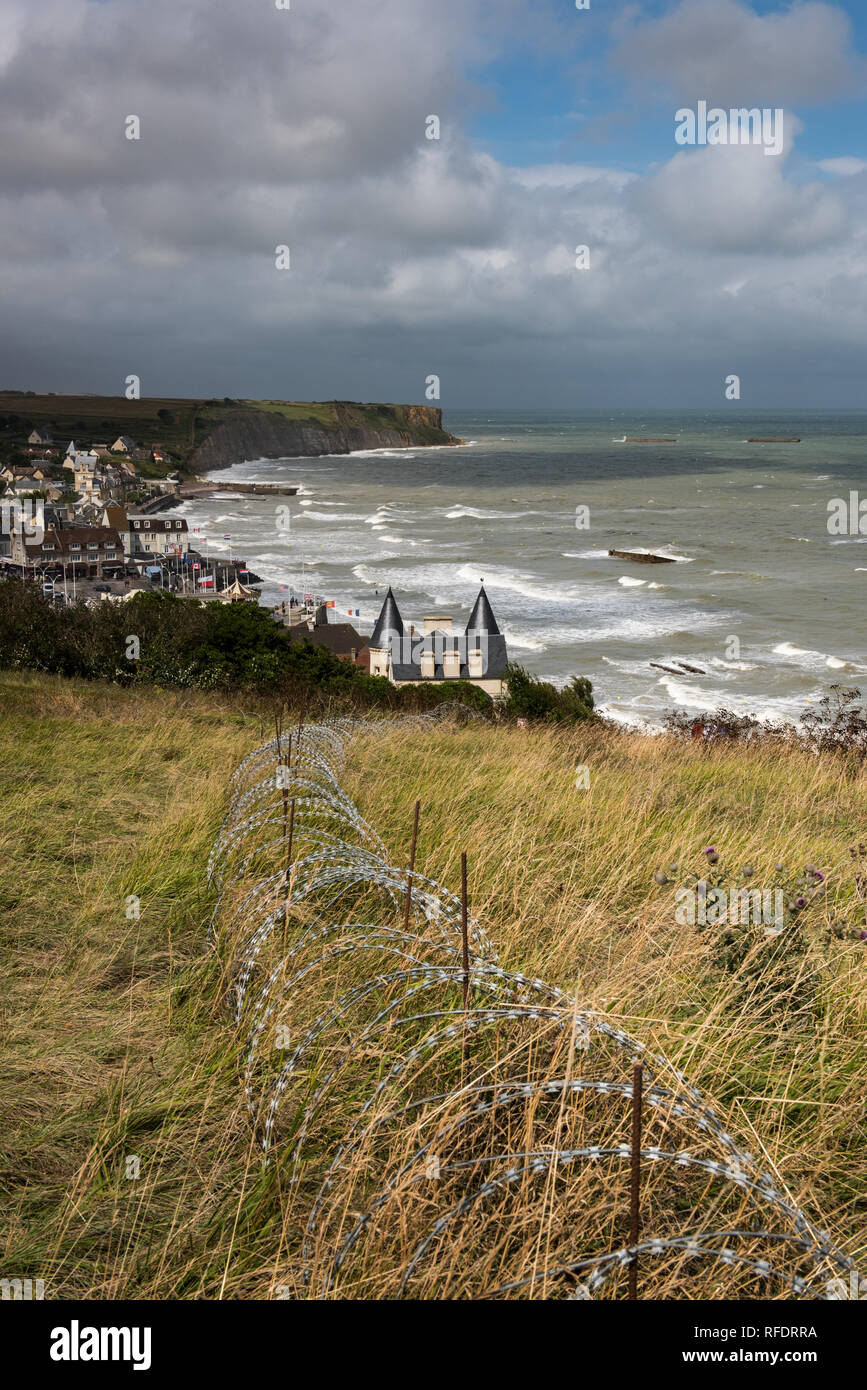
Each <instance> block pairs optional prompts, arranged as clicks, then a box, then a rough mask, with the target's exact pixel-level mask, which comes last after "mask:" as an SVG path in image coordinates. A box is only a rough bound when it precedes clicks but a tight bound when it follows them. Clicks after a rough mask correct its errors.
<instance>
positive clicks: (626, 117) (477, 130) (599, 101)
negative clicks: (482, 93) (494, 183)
mask: <svg viewBox="0 0 867 1390" xmlns="http://www.w3.org/2000/svg"><path fill="white" fill-rule="evenodd" d="M706 3H707V4H708V5H712V4H713V0H706ZM633 8H634V9H636V10H637V11H639V12H640V15H641V17H642V19H652V18H654V17H656V18H658V17H660V16H663V15H665V14H666V13H667V12H671V10H672V9H673V8H674V7H673V6H672V5H670V4H666V3H665V0H651V3H647V4H642V5H641V6H640V7H639V6H635V7H632V6H623V5H614V6H612V5H609V4H606V3H604V0H597V4H596V5H595V6H594V5H593V4H592V0H591V9H590V11H577V10H576V11H574V12H573V11H572V10H571V8H570V6H569V5H568V3H567V0H542V3H541V4H540V5H539V6H538V7H537V9H538V13H539V14H540V15H543V16H544V17H545V19H546V21H548V22H551V23H553V24H556V31H557V34H558V37H559V39H560V40H561V42H557V43H555V42H550V41H549V42H545V43H540V44H539V46H538V47H537V48H535V49H534V48H533V47H532V46H530V45H528V44H527V43H526V41H525V37H524V35H523V34H522V35H521V39H520V41H519V42H518V44H517V45H516V49H515V51H509V52H507V53H506V54H504V55H503V56H502V57H498V58H497V59H496V60H495V61H493V62H490V63H487V64H484V63H483V64H480V65H479V66H478V67H477V68H476V69H475V70H474V71H473V75H474V76H475V77H476V79H477V81H478V82H479V84H480V86H482V87H483V88H484V89H485V90H486V108H485V109H481V110H477V111H476V112H475V113H474V114H473V116H472V117H471V119H470V121H469V123H468V130H469V133H470V136H471V138H472V139H473V141H474V142H475V144H476V146H477V147H478V148H479V149H485V150H489V151H491V152H492V153H494V154H495V155H496V157H497V158H498V159H501V160H502V161H503V162H504V163H508V164H514V165H522V166H527V165H533V164H539V163H552V164H555V163H560V162H562V161H564V160H567V161H568V160H577V161H581V162H584V161H587V162H592V163H603V164H606V165H610V164H614V165H616V166H618V167H620V168H623V169H632V170H636V171H640V170H642V169H646V168H648V167H649V166H650V165H652V164H653V163H654V162H655V161H660V160H665V159H668V158H670V157H671V153H672V130H673V125H674V121H673V103H672V101H671V99H670V98H668V97H667V96H666V95H665V94H663V93H662V92H661V91H657V92H656V93H653V92H652V91H651V92H648V91H647V90H646V89H645V90H643V91H641V92H636V91H635V90H633V89H631V87H630V84H629V83H628V82H625V81H624V79H623V74H622V72H619V71H618V70H617V68H616V66H614V65H613V64H612V56H613V55H614V54H615V53H616V49H617V36H618V25H619V22H620V21H621V20H622V18H623V16H624V15H625V14H626V13H628V11H629V10H630V9H633ZM749 8H750V10H751V11H752V12H753V13H754V14H756V15H759V16H767V15H775V14H777V15H778V14H780V13H782V12H785V11H786V10H788V9H792V8H795V7H792V6H787V5H775V4H753V5H751V6H750V7H749ZM829 8H833V9H835V10H837V11H838V12H839V13H841V14H842V15H844V16H845V17H846V18H847V20H848V22H849V24H850V25H851V38H852V51H853V53H858V54H861V55H867V0H862V2H861V3H854V2H853V0H846V3H841V4H837V5H834V6H833V7H829ZM780 76H781V78H782V76H783V74H782V72H781V74H780ZM702 95H703V94H702V93H701V92H697V93H694V94H690V92H688V91H686V90H684V91H682V93H681V99H682V100H683V102H684V104H691V103H693V102H694V100H695V99H697V98H698V97H699V96H702ZM785 96H786V94H785V92H783V93H782V94H781V93H780V91H775V90H774V83H773V82H772V81H771V82H768V83H767V86H766V90H757V91H755V92H754V93H753V95H752V96H751V97H750V98H749V100H750V101H751V102H756V103H760V104H761V105H767V106H776V105H777V104H778V102H780V101H781V100H782V101H783V102H785ZM733 100H735V101H739V100H740V97H737V98H733ZM797 114H798V117H799V119H800V120H801V121H802V123H803V127H804V129H803V132H802V134H801V137H800V139H799V142H798V144H799V147H798V153H799V157H800V158H801V159H802V160H803V161H805V162H806V161H808V160H809V161H818V160H821V159H827V158H831V157H838V156H841V155H850V156H857V157H860V158H867V82H864V81H862V82H861V83H860V84H856V85H855V86H854V87H853V89H852V90H851V91H848V92H845V93H838V94H836V96H835V97H834V98H832V99H831V100H828V99H827V98H822V99H814V100H812V101H809V102H808V101H802V102H800V103H799V105H798V108H797Z"/></svg>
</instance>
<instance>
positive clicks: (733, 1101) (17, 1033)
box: [0, 676, 867, 1299]
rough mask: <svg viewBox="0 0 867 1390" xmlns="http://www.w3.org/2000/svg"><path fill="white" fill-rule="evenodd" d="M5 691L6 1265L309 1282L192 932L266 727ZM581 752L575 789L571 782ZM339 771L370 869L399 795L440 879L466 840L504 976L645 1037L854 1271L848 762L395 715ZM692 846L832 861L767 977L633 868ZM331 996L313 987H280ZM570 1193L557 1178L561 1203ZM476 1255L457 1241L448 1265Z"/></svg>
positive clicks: (2, 1170)
mask: <svg viewBox="0 0 867 1390" xmlns="http://www.w3.org/2000/svg"><path fill="white" fill-rule="evenodd" d="M0 693H2V731H3V748H4V771H5V779H4V780H5V785H6V796H5V797H4V801H3V806H2V813H0V817H2V819H0V836H2V841H0V843H2V849H3V853H4V860H5V872H4V875H3V879H2V887H0V933H2V936H0V945H2V953H3V955H2V961H3V964H2V971H3V977H4V989H3V995H4V1002H3V1006H2V1014H0V1025H2V1037H3V1067H4V1086H3V1088H2V1089H3V1127H2V1137H0V1190H2V1194H3V1200H2V1215H0V1234H2V1245H3V1259H2V1265H3V1268H2V1271H0V1273H2V1274H3V1275H4V1276H8V1277H24V1276H28V1275H30V1276H32V1277H39V1278H44V1279H45V1280H46V1295H47V1296H48V1297H55V1298H69V1297H85V1298H118V1297H127V1298H157V1299H164V1298H221V1297H223V1298H266V1297H273V1296H274V1294H275V1291H276V1290H278V1289H279V1288H280V1287H281V1286H282V1285H285V1286H286V1287H287V1288H288V1289H291V1291H292V1292H293V1294H298V1295H302V1296H303V1295H304V1293H305V1292H306V1291H308V1286H305V1285H303V1284H302V1283H301V1281H300V1279H299V1277H298V1271H299V1269H300V1263H301V1261H300V1255H299V1251H300V1242H301V1238H302V1234H303V1229H304V1224H305V1220H306V1215H307V1209H306V1208H305V1206H304V1191H303V1190H301V1191H299V1190H298V1184H295V1185H293V1184H292V1183H291V1181H290V1179H291V1178H292V1176H293V1174H292V1173H290V1171H289V1169H288V1168H287V1167H286V1164H285V1162H284V1161H282V1159H281V1158H280V1155H279V1153H275V1158H274V1161H273V1162H272V1163H271V1164H270V1165H269V1166H268V1167H266V1168H263V1166H262V1161H261V1154H260V1153H259V1151H258V1150H257V1148H256V1145H255V1142H254V1138H253V1133H252V1131H251V1127H250V1123H249V1116H248V1114H247V1112H246V1108H245V1105H244V1100H243V1091H242V1087H241V1085H240V1080H239V1079H240V1074H241V1072H242V1068H243V1058H242V1057H241V1056H240V1055H239V1053H238V1046H237V1043H236V1038H235V1034H234V1031H233V1029H232V1028H231V1026H230V1022H229V1016H228V1006H227V999H228V996H229V993H230V990H231V986H232V983H233V981H232V978H231V977H230V975H228V974H227V973H226V972H225V967H224V966H223V965H221V960H226V959H228V957H227V956H222V957H221V956H220V955H218V954H217V953H216V952H213V951H208V950H207V948H206V924H207V921H208V919H209V916H210V913H211V911H212V908H213V897H212V894H211V893H210V891H209V889H208V887H207V884H206V877H205V864H206V860H207V855H208V851H209V849H210V846H211V844H212V842H213V839H214V836H215V834H216V831H217V827H218V825H219V822H220V819H221V817H222V814H223V810H224V805H225V794H226V786H227V782H228V775H229V772H230V770H231V768H232V767H233V766H234V765H235V763H236V762H237V761H238V760H239V758H240V757H241V756H243V754H244V753H245V752H247V751H248V750H249V749H251V748H252V747H254V746H255V745H257V744H258V743H260V742H261V741H262V738H263V736H264V737H269V736H270V734H271V732H272V728H271V727H269V718H270V717H265V716H260V714H259V713H258V712H257V711H256V710H255V709H250V710H246V711H245V710H241V709H239V708H237V707H233V706H231V705H229V704H227V703H220V702H218V701H216V700H214V699H213V698H212V697H206V696H194V695H188V696H187V695H185V696H181V695H177V694H167V693H165V692H160V691H147V692H145V691H140V690H135V691H121V690H118V689H117V688H116V687H104V686H99V685H85V684H84V683H80V682H71V681H62V680H60V679H54V678H46V677H29V676H3V677H2V678H0ZM576 763H582V764H586V765H587V766H588V767H589V769H590V788H589V790H579V789H577V788H576V786H575V765H576ZM344 785H345V786H346V788H347V789H348V790H349V792H350V793H351V794H352V795H353V797H354V798H355V800H356V802H357V804H358V805H359V807H360V809H361V811H362V813H363V814H364V815H365V817H366V818H367V820H368V821H370V822H371V824H373V825H374V826H375V827H376V828H377V830H378V831H379V833H380V834H381V835H382V837H383V839H384V840H385V842H386V845H387V846H388V848H389V850H390V852H391V854H392V856H393V859H394V862H395V863H400V862H402V858H405V857H406V855H407V853H408V845H409V834H410V827H411V815H412V806H413V803H414V801H415V800H416V798H418V799H419V800H420V801H421V803H422V812H421V823H420V834H419V849H418V858H417V864H418V867H419V870H420V872H423V873H426V874H428V875H430V876H432V877H435V878H438V879H439V880H441V881H442V882H444V883H446V884H449V885H451V886H452V888H453V889H457V887H458V883H459V877H458V875H459V854H460V852H461V850H465V851H466V852H467V854H468V856H469V864H470V892H471V908H472V911H473V914H474V915H475V916H477V917H479V918H483V919H484V920H485V922H486V924H488V926H489V928H490V931H491V934H492V936H494V938H495V941H496V945H497V947H498V950H499V953H500V957H501V960H502V961H503V963H504V965H507V966H509V967H510V968H513V969H516V970H522V971H524V972H526V973H528V974H534V975H535V974H540V975H542V976H543V977H544V978H545V979H546V980H548V981H550V982H552V983H553V984H560V985H562V986H563V987H565V988H568V989H569V990H571V991H574V992H575V993H576V994H577V995H578V997H579V999H580V1001H581V1002H582V1004H583V1005H586V1006H587V1008H589V1009H591V1010H598V1011H605V1012H607V1014H608V1015H609V1016H611V1017H613V1018H614V1019H615V1020H619V1021H620V1022H622V1024H623V1026H624V1027H625V1028H626V1029H628V1031H629V1032H631V1033H632V1034H634V1035H636V1036H638V1037H640V1038H642V1039H643V1040H644V1041H645V1042H647V1044H648V1045H649V1046H650V1047H652V1048H656V1049H657V1050H659V1051H661V1052H664V1053H665V1054H666V1055H667V1056H668V1057H669V1058H670V1059H671V1060H672V1061H673V1062H674V1063H675V1064H676V1065H678V1066H679V1067H681V1068H682V1069H683V1070H684V1071H685V1072H686V1073H687V1074H688V1075H689V1077H690V1079H691V1080H692V1081H693V1082H694V1083H695V1084H696V1085H698V1086H700V1087H701V1088H702V1090H703V1091H705V1092H706V1093H707V1094H708V1095H709V1096H711V1097H712V1098H713V1099H714V1100H715V1101H716V1102H717V1103H718V1105H719V1108H720V1110H721V1112H722V1113H723V1115H724V1118H725V1120H726V1122H727V1124H728V1126H729V1128H730V1130H731V1132H732V1133H734V1134H735V1135H736V1136H738V1138H740V1139H741V1140H743V1142H744V1144H745V1146H746V1147H748V1148H750V1149H751V1150H752V1152H754V1153H755V1154H757V1155H759V1156H760V1157H761V1158H762V1159H763V1161H764V1162H765V1164H766V1165H767V1166H768V1167H769V1168H770V1169H771V1170H772V1171H774V1172H775V1173H776V1174H777V1175H778V1180H779V1182H780V1184H781V1185H782V1186H783V1187H784V1188H785V1189H786V1190H787V1191H788V1192H790V1193H791V1194H792V1196H793V1198H794V1199H796V1200H798V1201H800V1202H802V1203H803V1204H804V1205H805V1206H806V1207H807V1209H808V1210H809V1211H810V1212H811V1213H813V1214H817V1215H820V1216H821V1219H822V1220H823V1221H824V1222H825V1224H827V1225H828V1226H829V1228H830V1229H831V1230H832V1231H833V1233H834V1235H835V1237H836V1238H837V1239H838V1241H839V1242H840V1243H841V1244H842V1245H843V1246H844V1247H845V1248H846V1249H847V1250H848V1252H849V1253H850V1254H852V1255H853V1256H854V1257H855V1258H856V1260H859V1262H861V1263H862V1264H863V1263H864V1255H865V1250H864V1245H865V1241H864V1236H863V1215H864V1204H865V1198H864V1195H863V1194H864V1191H865V1182H864V1178H865V1172H864V1168H865V1164H864V1153H865V1146H864V1139H865V1133H864V1131H865V1122H864V1106H863V1089H864V1078H865V1062H867V1044H865V1029H864V1023H865V1019H864V1012H865V1004H864V982H865V980H864V976H865V956H864V950H865V949H867V947H862V946H861V945H860V943H857V942H853V941H849V940H843V941H841V940H838V939H837V938H833V937H829V936H828V935H827V933H826V932H825V929H824V928H825V918H826V917H827V918H829V919H830V917H831V916H832V915H834V914H839V913H844V914H848V915H849V916H853V914H855V913H857V911H858V910H859V905H858V903H857V898H856V896H855V894H854V891H853V887H852V882H851V874H850V873H849V870H848V860H847V849H848V846H849V845H850V844H853V843H857V841H858V837H859V834H862V835H863V825H864V809H865V805H864V803H865V778H864V774H863V773H859V772H857V771H853V770H852V769H851V768H849V767H847V766H846V765H844V764H843V763H838V762H836V761H832V760H827V761H826V760H820V759H817V758H815V757H811V756H810V755H806V754H801V753H798V752H797V751H792V750H787V751H780V752H778V753H772V752H769V751H761V750H756V751H750V750H748V749H743V748H731V749H722V748H720V749H713V750H710V751H709V750H707V749H703V748H693V747H688V746H686V747H685V746H683V745H679V744H675V743H670V742H668V741H665V742H662V741H652V740H642V739H637V738H634V737H627V736H625V735H623V734H620V733H618V732H617V731H610V730H606V729H603V728H597V727H595V726H589V725H588V726H582V727H581V728H580V729H579V730H577V731H575V732H571V733H567V732H551V731H544V730H539V729H531V730H512V729H491V728H489V727H487V726H486V727H484V728H475V727H469V728H466V729H457V730H454V729H452V730H448V731H447V730H431V731H428V732H426V733H424V734H421V733H404V732H402V731H400V730H398V729H394V728H392V729H388V730H387V731H386V732H385V733H383V732H382V730H380V731H378V732H377V733H376V734H375V735H371V736H370V737H369V738H364V739H361V740H359V741H357V742H356V743H355V744H353V745H352V747H351V750H350V755H349V760H348V764H347V768H346V773H345V778H344ZM708 844H714V845H716V846H717V848H718V849H719V850H720V852H721V853H722V854H724V855H725V856H727V857H729V858H730V859H731V860H732V861H735V860H737V861H740V860H749V861H751V862H752V863H753V865H754V866H755V869H756V881H759V880H762V881H765V882H767V883H770V882H771V879H772V877H773V866H774V865H775V864H776V863H777V862H780V861H783V862H786V863H792V864H800V863H801V862H802V861H806V860H811V861H812V862H813V863H816V864H818V865H820V867H822V868H827V869H828V870H829V871H830V872H829V883H830V885H831V886H830V893H829V902H828V906H827V909H825V908H822V909H821V910H817V912H816V913H815V914H814V917H815V920H814V921H813V923H812V926H811V929H810V931H809V933H808V940H807V945H806V948H805V950H804V951H803V952H802V953H801V954H800V955H799V956H798V957H797V958H796V960H795V961H794V963H793V965H791V966H789V967H787V970H786V972H785V979H784V981H782V977H781V976H780V975H779V972H777V971H775V970H771V971H769V972H768V973H767V974H765V973H763V971H762V969H761V968H758V969H757V968H756V966H755V962H753V964H752V965H751V966H750V968H749V969H744V970H743V971H741V972H735V973H731V972H726V971H724V970H722V969H721V968H720V967H719V966H718V965H717V964H716V963H715V961H714V959H713V956H712V953H711V951H710V949H709V946H708V943H707V941H705V940H704V939H703V938H701V936H700V934H698V933H696V932H695V931H694V930H693V929H690V928H686V927H680V926H678V925H677V924H676V923H675V921H674V916H673V895H672V889H671V887H670V886H661V885H659V884H656V883H655V882H654V879H653V874H654V870H655V869H657V868H658V867H659V866H660V865H665V864H667V863H668V862H669V861H671V860H672V859H675V860H677V861H678V862H679V863H681V864H683V865H684V866H686V865H687V864H688V863H690V862H693V861H695V860H696V859H698V858H699V857H700V854H701V850H702V849H703V848H704V847H705V846H706V845H708ZM130 895H136V896H137V897H138V898H139V899H140V903H141V908H140V916H139V917H137V918H136V917H134V916H133V917H128V916H127V915H126V912H127V910H128V909H127V899H128V898H129V897H130ZM862 915H863V913H862ZM781 981H782V983H781ZM327 1002H328V1001H327V998H325V997H322V996H320V997H318V998H317V997H316V995H315V992H313V991H311V994H310V996H309V998H308V999H307V1000H306V1001H305V1002H304V1006H303V1007H304V1009H305V1010H306V1009H316V1008H320V1009H321V1008H322V1007H324V1006H325V1005H326V1003H327ZM358 1064H359V1065H360V1066H368V1067H370V1068H373V1069H374V1070H375V1069H376V1068H377V1067H379V1066H381V1065H382V1058H381V1057H379V1056H377V1055H374V1054H371V1055H370V1056H368V1057H366V1058H359V1059H358ZM282 1137H283V1139H284V1140H285V1138H286V1134H285V1132H284V1133H283V1136H282ZM290 1137H291V1136H290ZM412 1138H413V1135H412V1134H411V1133H410V1132H409V1131H408V1132H407V1134H406V1136H405V1139H404V1141H403V1142H405V1143H406V1144H407V1145H409V1144H410V1143H411V1141H412ZM334 1140H335V1131H334V1128H333V1127H332V1128H329V1127H328V1126H326V1127H325V1128H324V1129H323V1130H321V1131H316V1132H315V1133H313V1134H311V1136H310V1149H309V1150H308V1159H309V1161H310V1163H312V1164H313V1166H314V1167H315V1166H316V1165H317V1164H321V1163H324V1162H326V1161H329V1160H330V1157H331V1153H330V1152H329V1149H328V1145H329V1144H333V1143H334ZM281 1151H282V1152H285V1144H284V1145H283V1146H282V1148H281ZM134 1158H138V1159H139V1166H138V1169H137V1171H138V1172H139V1176H138V1177H134V1176H127V1173H128V1172H130V1173H132V1172H134V1171H136V1165H135V1164H130V1162H129V1160H130V1159H134ZM361 1176H362V1175H361V1173H360V1171H359V1178H361ZM345 1195H346V1197H347V1200H350V1201H351V1197H352V1194H351V1192H350V1191H348V1190H347V1191H346V1193H345ZM356 1195H357V1194H356ZM621 1197H622V1193H621V1194H620V1197H618V1199H617V1203H618V1204H616V1211H611V1210H607V1209H606V1208H605V1205H604V1203H603V1206H602V1208H599V1209H597V1210H596V1217H595V1219H596V1220H597V1224H598V1225H599V1226H600V1227H601V1226H602V1225H604V1224H605V1222H608V1224H609V1226H610V1225H611V1222H612V1221H613V1222H614V1224H615V1226H616V1224H617V1222H618V1221H619V1220H620V1216H619V1214H618V1213H619V1212H620V1211H621V1206H622V1203H621V1200H620V1199H621ZM593 1200H594V1199H593V1194H592V1192H590V1191H587V1192H584V1193H583V1194H581V1202H583V1203H584V1208H583V1209H584V1210H585V1211H587V1210H591V1211H592V1210H594V1208H593ZM581 1202H579V1206H578V1208H572V1207H570V1208H569V1214H570V1217H572V1218H574V1217H575V1216H576V1214H577V1212H578V1211H579V1210H580V1209H581ZM553 1209H554V1208H553V1206H552V1210H553ZM564 1210H565V1209H564ZM606 1210H607V1215H606ZM471 1233H472V1228H471V1226H468V1227H467V1236H466V1237H465V1239H466V1240H467V1241H468V1242H471ZM389 1238H391V1237H389ZM383 1248H385V1247H383ZM470 1253H471V1249H470V1245H469V1244H468V1245H467V1246H461V1247H459V1248H457V1249H456V1251H455V1257H456V1259H457V1261H458V1265H459V1264H460V1262H461V1261H463V1260H465V1259H466V1258H467V1257H468V1256H469V1254H470ZM319 1257H321V1259H323V1260H324V1259H325V1258H326V1257H327V1252H326V1251H325V1250H322V1251H320V1252H319ZM384 1268H385V1266H384V1264H381V1265H379V1266H378V1265H377V1263H376V1261H373V1263H371V1264H370V1265H369V1267H368V1268H367V1269H366V1274H365V1278H366V1279H367V1281H368V1282H367V1283H366V1284H361V1285H359V1287H358V1289H357V1290H356V1292H360V1293H363V1292H368V1293H370V1294H371V1295H373V1296H376V1295H377V1294H378V1293H382V1292H384V1291H385V1289H386V1287H387V1282H388V1281H387V1280H386V1279H385V1278H384ZM437 1269H438V1274H439V1275H443V1274H444V1273H445V1272H446V1271H445V1270H444V1267H443V1264H442V1261H440V1263H439V1265H438V1266H437ZM451 1277H452V1283H451V1284H449V1283H448V1281H447V1280H446V1281H445V1282H443V1280H442V1279H440V1281H439V1282H438V1283H437V1282H436V1280H435V1281H434V1283H433V1284H432V1285H431V1286H430V1287H429V1288H427V1289H426V1291H425V1292H424V1294H423V1296H428V1297H432V1296H443V1295H444V1294H445V1295H446V1296H459V1295H460V1294H461V1293H462V1292H465V1290H462V1288H461V1285H460V1279H459V1271H458V1266H456V1267H455V1270H453V1271H452V1275H451ZM698 1296H714V1293H713V1290H712V1289H705V1290H704V1291H703V1292H702V1293H701V1294H699V1295H698Z"/></svg>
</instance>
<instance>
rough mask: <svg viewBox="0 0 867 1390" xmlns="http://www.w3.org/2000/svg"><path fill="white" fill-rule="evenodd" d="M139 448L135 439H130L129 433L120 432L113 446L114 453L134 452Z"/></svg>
mask: <svg viewBox="0 0 867 1390" xmlns="http://www.w3.org/2000/svg"><path fill="white" fill-rule="evenodd" d="M137 449H138V445H137V444H136V442H135V440H134V439H130V437H129V435H128V434H119V435H118V437H117V439H116V440H115V441H114V443H113V444H112V446H111V452H112V453H113V454H134V453H136V451H137Z"/></svg>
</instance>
